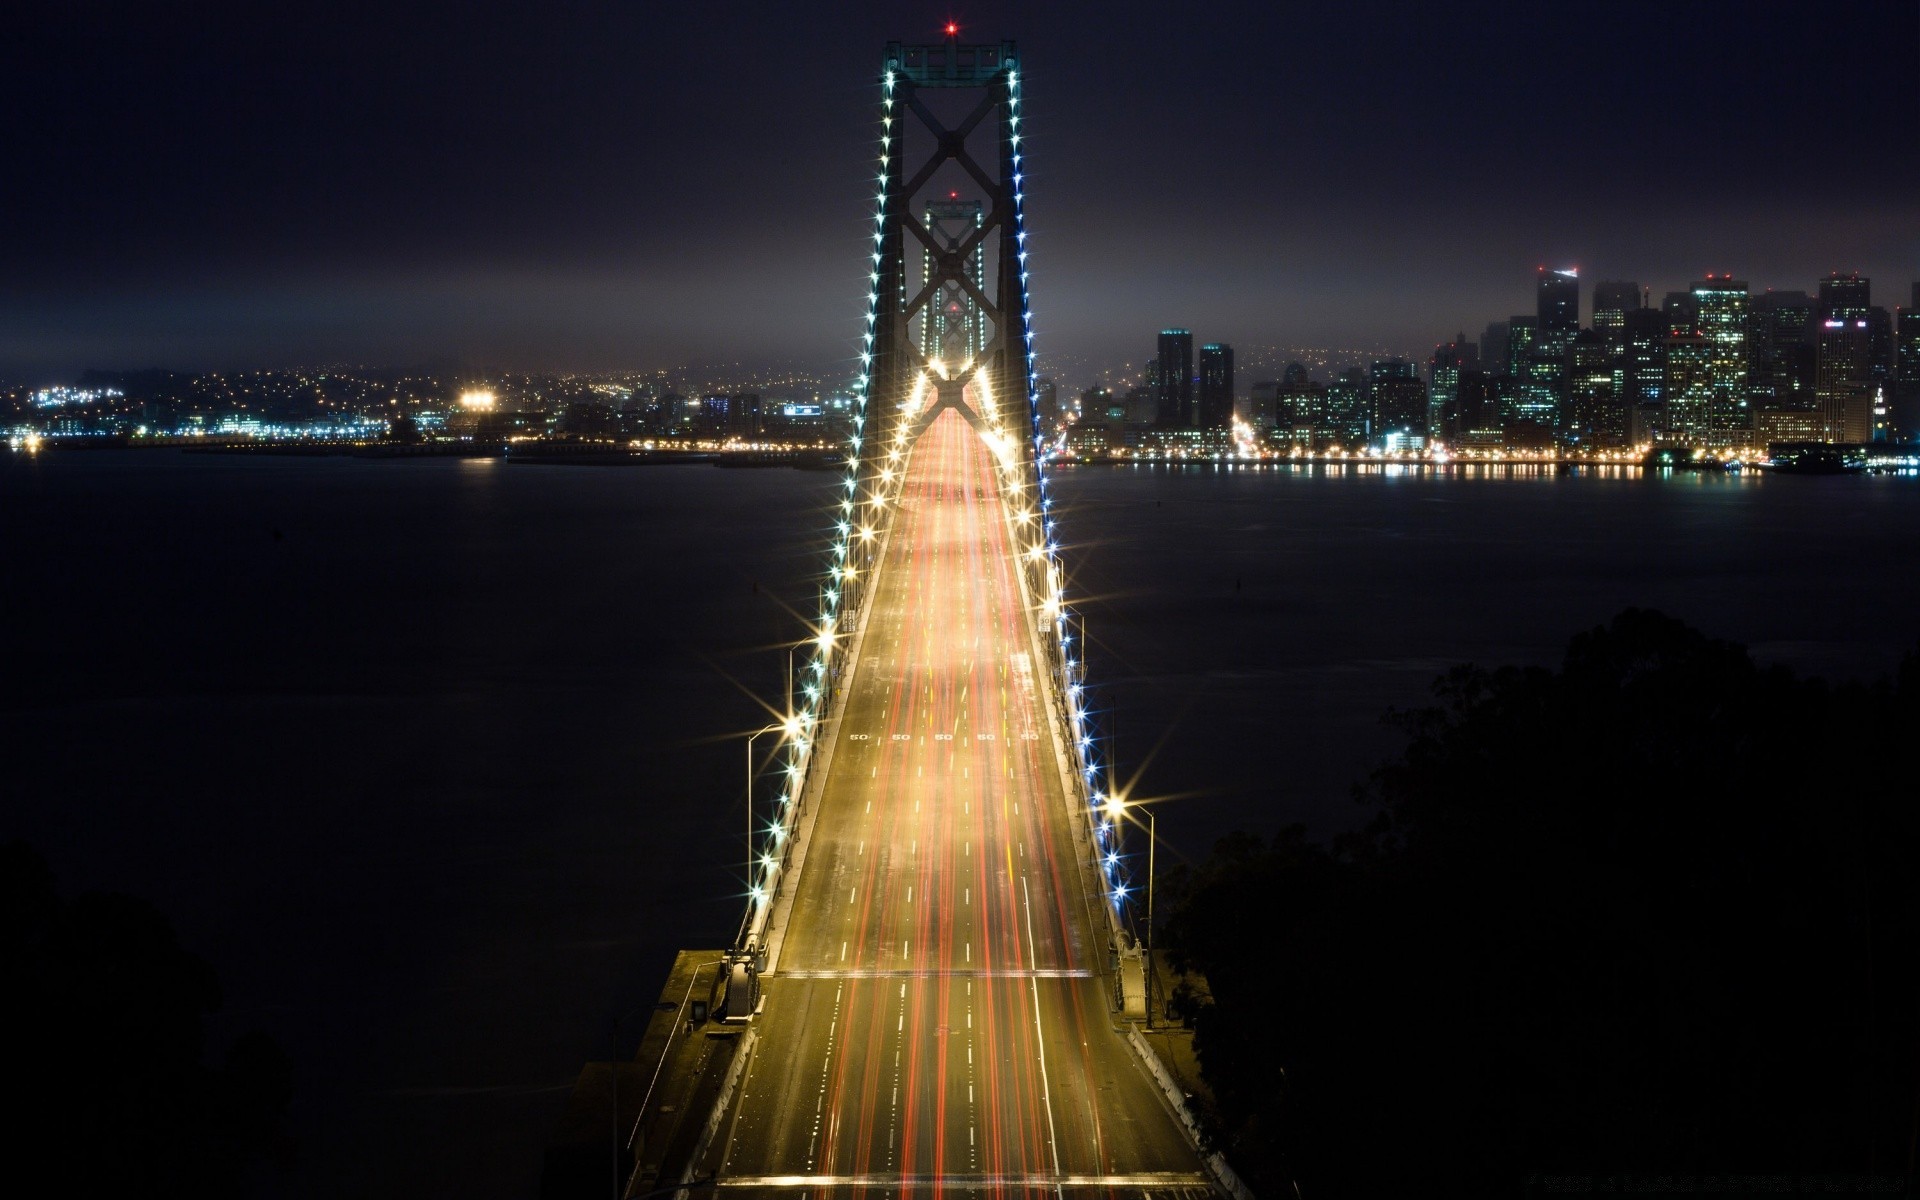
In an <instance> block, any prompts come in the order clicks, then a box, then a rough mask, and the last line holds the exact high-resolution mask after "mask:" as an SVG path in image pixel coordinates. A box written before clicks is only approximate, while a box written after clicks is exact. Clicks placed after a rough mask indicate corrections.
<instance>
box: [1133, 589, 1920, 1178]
mask: <svg viewBox="0 0 1920 1200" xmlns="http://www.w3.org/2000/svg"><path fill="white" fill-rule="evenodd" d="M1393 719H1394V720H1395V721H1396V722H1398V723H1399V724H1400V725H1401V726H1402V727H1403V728H1404V730H1405V732H1406V735H1407V743H1406V746H1405V748H1404V750H1403V751H1402V752H1401V753H1400V754H1399V755H1398V756H1397V757H1396V758H1394V759H1393V760H1392V761H1391V762H1389V763H1388V764H1387V765H1385V766H1384V767H1382V768H1381V769H1379V770H1378V771H1376V772H1375V773H1374V774H1373V776H1372V778H1371V779H1370V780H1369V781H1368V782H1367V783H1366V784H1365V785H1364V786H1363V787H1361V788H1360V789H1358V792H1359V799H1360V800H1361V802H1362V803H1364V804H1367V805H1369V806H1371V807H1372V808H1373V809H1374V810H1375V815H1374V818H1373V820H1372V821H1371V823H1370V824H1369V825H1368V827H1367V828H1366V829H1365V830H1364V831H1363V832H1360V833H1357V834H1351V835H1348V836H1345V837H1343V838H1340V839H1338V840H1336V841H1335V842H1334V843H1333V844H1332V845H1331V846H1322V845H1316V844H1313V843H1310V842H1308V841H1307V840H1306V838H1305V836H1304V834H1303V833H1302V831H1301V830H1299V829H1298V828H1294V829H1290V830H1287V831H1284V832H1282V833H1281V834H1280V835H1279V836H1278V837H1277V838H1275V839H1274V840H1273V841H1272V842H1271V843H1267V842H1263V841H1261V840H1259V839H1257V838H1253V837H1250V836H1245V835H1240V836H1235V837H1231V838H1228V839H1226V840H1224V841H1223V842H1221V843H1220V845H1219V846H1218V847H1217V848H1216V850H1215V852H1214V854H1213V856H1212V857H1211V858H1210V859H1209V860H1208V861H1207V862H1205V863H1204V864H1203V865H1202V866H1201V867H1200V868H1198V869H1197V870H1195V871H1194V872H1192V873H1191V874H1190V875H1189V876H1188V877H1187V878H1186V879H1185V880H1184V881H1183V887H1184V895H1183V899H1182V900H1181V902H1180V903H1179V905H1178V906H1177V908H1176V910H1175V911H1174V913H1173V915H1172V917H1171V919H1170V920H1169V922H1168V928H1167V937H1166V941H1167V942H1168V943H1169V944H1172V945H1174V946H1176V947H1177V948H1178V952H1179V953H1180V954H1182V955H1184V956H1185V957H1186V958H1187V959H1189V960H1190V961H1191V962H1193V963H1194V964H1196V965H1197V966H1199V967H1201V968H1202V969H1204V971H1205V972H1206V973H1207V975H1208V976H1209V977H1210V980H1211V983H1212V990H1213V996H1214V1004H1213V1006H1212V1007H1210V1008H1207V1009H1206V1010H1205V1011H1202V1012H1200V1013H1198V1014H1196V1017H1195V1019H1196V1023H1197V1028H1198V1032H1197V1035H1196V1038H1197V1044H1198V1048H1199V1052H1200V1055H1201V1058H1202V1062H1203V1066H1204V1069H1205V1072H1206V1074H1207V1076H1208V1078H1209V1080H1210V1081H1211V1083H1212V1085H1213V1088H1214V1090H1215V1093H1216V1095H1217V1097H1218V1110H1217V1112H1215V1113H1213V1114H1212V1116H1213V1119H1214V1121H1215V1123H1216V1128H1217V1130H1218V1136H1219V1138H1220V1140H1221V1142H1222V1144H1223V1145H1224V1146H1225V1147H1226V1148H1227V1149H1228V1151H1229V1153H1230V1155H1231V1157H1232V1158H1233V1159H1234V1160H1235V1161H1236V1163H1238V1164H1239V1165H1240V1166H1241V1168H1242V1169H1243V1171H1245V1172H1246V1173H1247V1174H1248V1175H1249V1176H1250V1177H1251V1178H1252V1179H1253V1181H1254V1182H1255V1187H1256V1190H1257V1191H1259V1192H1260V1193H1261V1194H1263V1195H1274V1196H1278V1195H1283V1194H1288V1193H1289V1191H1290V1185H1291V1184H1292V1183H1293V1182H1294V1181H1297V1182H1298V1184H1299V1187H1300V1189H1301V1191H1302V1193H1303V1194H1304V1195H1306V1196H1309V1197H1334V1196H1386V1195H1400V1196H1411V1195H1434V1194H1477V1195H1488V1196H1498V1195H1519V1194H1547V1193H1549V1192H1552V1191H1556V1190H1564V1188H1565V1187H1566V1186H1567V1185H1568V1183H1569V1181H1568V1180H1567V1178H1566V1177H1569V1176H1574V1177H1582V1176H1587V1177H1593V1180H1592V1186H1593V1187H1594V1188H1597V1189H1598V1190H1603V1191H1605V1190H1615V1189H1617V1188H1621V1187H1625V1188H1626V1189H1628V1190H1635V1189H1640V1190H1648V1189H1652V1190H1659V1189H1660V1188H1662V1187H1665V1188H1666V1189H1667V1190H1671V1187H1672V1186H1674V1184H1673V1180H1674V1179H1678V1180H1683V1181H1684V1180H1690V1182H1688V1183H1687V1186H1686V1187H1685V1188H1683V1189H1682V1190H1692V1191H1699V1190H1707V1191H1722V1192H1739V1191H1743V1190H1760V1191H1765V1190H1770V1188H1771V1187H1773V1186H1775V1185H1777V1184H1779V1183H1780V1182H1781V1181H1783V1180H1795V1181H1797V1182H1795V1183H1794V1186H1796V1187H1800V1186H1811V1187H1813V1188H1814V1189H1815V1190H1823V1189H1830V1188H1838V1189H1839V1190H1840V1191H1841V1192H1850V1191H1859V1192H1881V1191H1883V1189H1891V1190H1893V1191H1895V1192H1901V1191H1903V1189H1904V1188H1905V1187H1906V1185H1907V1183H1908V1181H1909V1180H1910V1178H1911V1175H1912V1172H1913V1170H1914V1153H1915V1141H1916V1136H1920V878H1917V877H1916V865H1920V800H1917V797H1920V787H1917V786H1916V772H1920V758H1917V757H1916V755H1915V753H1914V750H1915V747H1916V745H1917V744H1920V742H1917V740H1916V734H1920V659H1916V658H1914V657H1909V658H1908V659H1907V660H1906V661H1905V662H1904V663H1903V664H1901V665H1900V668H1899V671H1898V673H1897V675H1896V677H1895V678H1893V679H1891V680H1889V681H1886V682H1883V683H1880V684H1877V685H1874V686H1860V685H1849V686H1844V687H1833V686H1829V685H1827V684H1825V683H1823V682H1821V681H1819V680H1813V679H1805V678H1798V677H1795V676H1794V675H1792V674H1791V673H1789V672H1787V671H1785V670H1780V669H1772V670H1768V669H1761V668H1759V667H1756V666H1755V665H1754V663H1753V662H1752V660H1751V659H1750V658H1749V657H1748V655H1747V653H1746V652H1745V650H1744V649H1743V648H1741V647H1739V646H1736V645H1732V644H1729V643H1726V642H1719V641H1714V640H1712V639H1709V638H1707V637H1705V636H1704V635H1702V634H1700V633H1698V632H1696V631H1694V630H1692V629H1690V628H1688V627H1687V626H1685V625H1683V624H1681V623H1680V622H1678V621H1675V620H1672V619H1670V618H1667V617H1664V616H1661V615H1659V614H1657V613H1652V612H1647V611H1641V610H1629V611H1626V612H1623V613H1621V614H1620V615H1619V616H1617V617H1616V618H1614V620H1613V621H1612V622H1611V623H1610V624H1609V625H1607V626H1606V627H1604V628H1598V629H1594V630H1592V631H1591V632H1588V633H1584V634H1581V635H1580V636H1578V637H1576V638H1574V639H1573V641H1572V643H1571V644H1570V645H1569V647H1568V649H1567V654H1566V658H1565V660H1564V663H1563V664H1562V666H1561V667H1560V668H1559V669H1558V670H1546V669H1538V668H1535V669H1526V670H1521V669H1512V668H1508V669H1499V670H1486V669H1481V668H1477V667H1458V668H1455V669H1453V670H1452V671H1449V672H1448V673H1447V674H1445V675H1444V676H1442V677H1441V678H1440V679H1439V680H1437V681H1436V683H1435V685H1434V704H1433V706H1432V707H1430V708H1426V709H1423V710H1420V711H1416V712H1411V713H1402V714H1396V715H1395V716H1394V718H1393ZM1621 1176H1629V1177H1630V1178H1627V1179H1625V1180H1622V1179H1620V1177H1621ZM1903 1176H1905V1177H1907V1178H1906V1179H1903V1178H1902V1177H1903ZM1667 1177H1671V1178H1670V1179H1669V1182H1668V1183H1667V1184H1661V1183H1660V1182H1659V1181H1660V1179H1661V1178H1667ZM1816 1177H1817V1178H1816ZM1580 1186H1582V1187H1583V1189H1584V1186H1585V1185H1580Z"/></svg>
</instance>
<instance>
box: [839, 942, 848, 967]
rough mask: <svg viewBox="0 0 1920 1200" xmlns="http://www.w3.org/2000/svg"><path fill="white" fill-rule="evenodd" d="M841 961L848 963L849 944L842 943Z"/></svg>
mask: <svg viewBox="0 0 1920 1200" xmlns="http://www.w3.org/2000/svg"><path fill="white" fill-rule="evenodd" d="M840 961H841V962H845V961H847V944H846V943H845V942H841V943H840Z"/></svg>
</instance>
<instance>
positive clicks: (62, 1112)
mask: <svg viewBox="0 0 1920 1200" xmlns="http://www.w3.org/2000/svg"><path fill="white" fill-rule="evenodd" d="M0 905H3V906H4V909H3V910H0V995H4V996H5V998H6V999H5V1004H6V1014H5V1020H4V1029H5V1040H6V1046H5V1062H6V1070H7V1083H8V1089H7V1090H8V1093H9V1096H10V1097H11V1099H12V1103H11V1104H9V1106H8V1107H9V1109H10V1110H11V1111H10V1115H9V1116H8V1118H7V1120H6V1122H5V1127H6V1128H7V1129H8V1132H9V1133H10V1134H11V1135H12V1136H13V1137H16V1138H18V1142H17V1144H16V1145H15V1147H14V1149H13V1151H12V1153H11V1154H10V1155H9V1156H8V1161H9V1169H10V1171H11V1173H12V1174H13V1175H14V1177H15V1178H16V1179H28V1178H38V1179H41V1180H43V1181H46V1182H47V1183H48V1184H49V1186H48V1189H47V1190H48V1192H49V1194H62V1195H76V1196H96V1195H108V1194H118V1195H173V1194H191V1195H200V1196H216V1197H217V1196H223V1195H234V1194H238V1193H239V1192H240V1191H241V1190H242V1186H243V1183H244V1180H245V1172H246V1171H247V1169H248V1167H249V1165H250V1164H251V1163H253V1162H255V1161H258V1160H260V1159H261V1158H263V1157H264V1156H267V1155H269V1154H271V1153H274V1152H275V1151H276V1150H278V1149H279V1148H280V1139H281V1133H280V1126H281V1121H282V1118H283V1117H284V1115H285V1113H286V1110H287V1104H288V1101H289V1098H290V1096H291V1093H292V1082H291V1081H292V1073H291V1067H290V1064H289V1062H288V1060H287V1057H286V1055H285V1054H284V1053H283V1052H282V1051H281V1050H280V1048H279V1047H278V1046H277V1045H275V1044H274V1042H273V1040H272V1039H271V1038H269V1037H267V1036H266V1035H265V1034H262V1033H249V1034H247V1035H245V1036H244V1037H242V1038H240V1039H239V1040H238V1041H236V1042H235V1044H234V1046H233V1048H232V1049H231V1050H230V1051H229V1052H228V1053H227V1055H226V1058H225V1062H224V1064H223V1065H222V1066H220V1067H219V1068H212V1067H209V1066H208V1065H207V1064H206V1062H205V1061H204V1051H205V1045H204V1042H205V1036H204V1023H205V1018H206V1015H207V1014H208V1013H210V1012H212V1011H213V1010H214V1009H216V1008H217V1007H218V1006H219V1003H220V989H219V983H218V981H217V980H216V978H215V977H214V973H213V970H212V968H211V967H209V966H208V965H207V964H206V963H205V962H203V961H202V960H201V959H199V958H197V957H195V956H194V955H192V954H190V953H188V952H187V951H185V950H183V949H181V947H180V945H179V943H178V941H177V940H176V938H175V937H174V933H173V930H172V928H171V927H170V926H169V925H168V923H167V920H166V918H165V917H163V916H161V915H160V913H158V912H157V911H155V910H154V909H153V908H152V907H151V906H149V905H147V904H145V903H143V902H141V901H139V900H135V899H133V898H131V897H128V896H120V895H106V894H90V895H83V896H79V897H76V898H75V899H73V900H71V901H69V902H65V903H62V902H61V900H60V898H59V896H58V894H57V892H56V891H55V888H54V880H53V876H52V873H51V872H50V871H48V869H47V865H46V863H45V862H44V861H43V860H42V859H41V858H40V856H39V855H37V854H36V853H34V852H33V850H31V849H30V848H29V847H28V846H27V845H26V844H25V843H23V842H19V841H14V842H10V843H7V844H5V845H4V846H0Z"/></svg>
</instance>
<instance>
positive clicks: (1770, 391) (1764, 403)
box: [1747, 290, 1814, 412]
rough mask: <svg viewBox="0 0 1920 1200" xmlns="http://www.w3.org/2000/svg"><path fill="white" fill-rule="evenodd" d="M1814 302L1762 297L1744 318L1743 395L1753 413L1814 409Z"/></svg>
mask: <svg viewBox="0 0 1920 1200" xmlns="http://www.w3.org/2000/svg"><path fill="white" fill-rule="evenodd" d="M1813 328H1814V300H1813V297H1812V296H1809V295H1808V294H1807V293H1805V292H1786V291H1781V292H1776V291H1771V290H1769V291H1766V292H1762V293H1761V294H1760V295H1758V296H1755V297H1754V298H1753V307H1752V309H1751V311H1750V312H1749V313H1748V315H1747V362H1748V363H1749V364H1750V365H1749V367H1748V371H1747V394H1748V395H1749V396H1750V397H1752V399H1753V406H1754V409H1755V411H1757V412H1805V411H1809V410H1811V409H1812V408H1813V362H1814V360H1813V353H1814V337H1813Z"/></svg>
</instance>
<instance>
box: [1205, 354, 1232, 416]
mask: <svg viewBox="0 0 1920 1200" xmlns="http://www.w3.org/2000/svg"><path fill="white" fill-rule="evenodd" d="M1199 417H1200V420H1199V425H1200V428H1202V429H1227V428H1230V427H1231V426H1232V425H1233V347H1232V346H1229V345H1227V344H1226V343H1224V342H1208V343H1207V344H1206V345H1204V346H1202V347H1200V413H1199Z"/></svg>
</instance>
